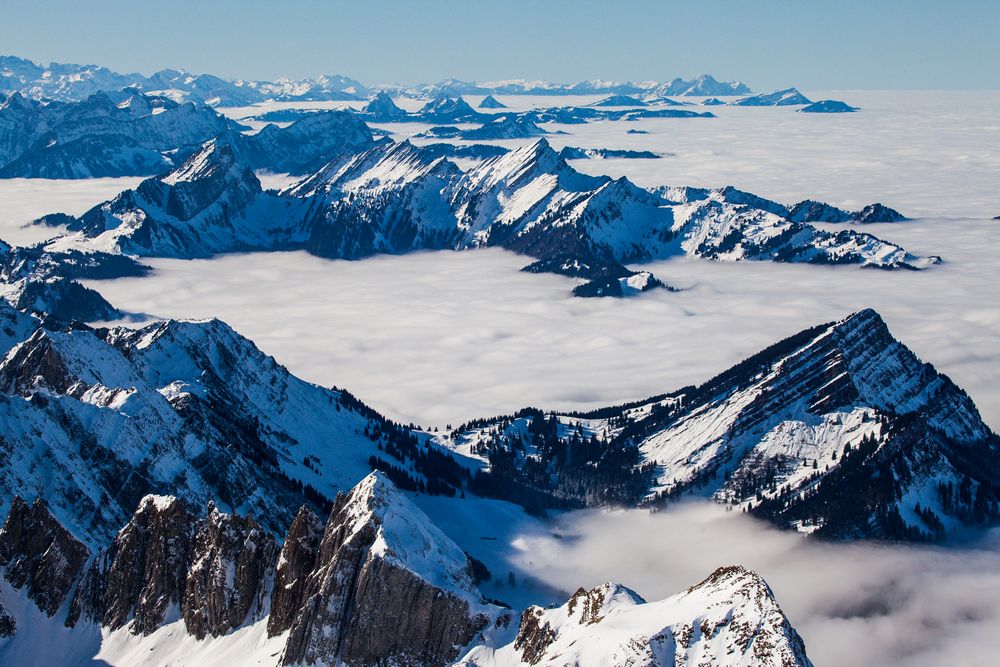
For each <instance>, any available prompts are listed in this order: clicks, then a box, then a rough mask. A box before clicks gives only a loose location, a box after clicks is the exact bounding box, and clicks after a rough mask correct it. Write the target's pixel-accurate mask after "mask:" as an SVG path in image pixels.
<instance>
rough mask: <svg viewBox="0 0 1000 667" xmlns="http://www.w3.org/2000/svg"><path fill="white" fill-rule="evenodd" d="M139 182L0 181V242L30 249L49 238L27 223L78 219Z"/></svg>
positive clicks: (131, 179) (45, 230)
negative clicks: (55, 217) (55, 216)
mask: <svg viewBox="0 0 1000 667" xmlns="http://www.w3.org/2000/svg"><path fill="white" fill-rule="evenodd" d="M141 181H142V179H141V178H135V177H128V178H88V179H80V180H51V179H47V178H3V179H0V239H2V240H4V241H6V242H7V243H10V244H13V245H30V244H32V243H37V242H38V241H44V240H45V239H47V238H49V237H51V236H53V235H54V234H55V233H56V232H54V231H53V230H52V229H50V228H47V227H33V226H28V224H27V223H29V222H31V221H32V220H34V219H36V218H40V217H41V216H43V215H45V214H47V213H69V214H70V215H80V214H81V213H83V212H85V211H86V210H87V209H89V208H90V207H91V206H93V205H94V204H97V203H100V202H102V201H104V200H105V199H110V198H111V197H114V196H115V195H116V194H118V193H119V192H121V191H122V190H127V189H128V188H134V187H135V186H136V185H138V184H139V183H140V182H141Z"/></svg>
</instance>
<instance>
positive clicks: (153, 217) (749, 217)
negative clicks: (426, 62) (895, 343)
mask: <svg viewBox="0 0 1000 667" xmlns="http://www.w3.org/2000/svg"><path fill="white" fill-rule="evenodd" d="M307 120H311V119H310V118H306V119H303V120H301V121H299V123H303V122H306V121H307ZM292 127H295V126H294V125H293V126H292ZM290 129H291V128H289V130H290ZM286 131H287V130H286ZM349 148H350V149H351V150H348V151H347V152H344V153H342V154H341V156H340V157H338V158H336V159H334V160H333V161H331V162H330V163H328V164H327V165H326V166H325V167H323V168H322V169H320V170H319V171H318V172H316V173H315V174H313V175H312V176H309V177H307V178H306V179H304V180H303V181H302V182H300V183H298V184H296V185H294V186H292V187H291V188H289V189H287V190H286V191H284V192H282V193H272V192H262V191H261V188H260V184H259V182H258V181H257V179H256V177H255V176H254V174H253V171H252V170H251V168H250V166H249V165H247V164H246V163H245V162H243V161H242V160H241V159H240V153H241V152H242V148H241V145H240V144H239V143H237V142H228V141H224V140H223V139H221V138H220V139H218V140H214V141H212V142H209V143H208V144H206V146H205V147H204V148H203V149H202V150H201V151H200V152H199V153H198V154H196V155H194V156H192V157H191V158H190V159H189V160H188V161H187V162H186V163H185V164H184V165H182V166H181V167H180V168H178V169H177V170H175V171H173V172H171V173H170V174H168V175H166V176H163V177H159V178H153V179H149V180H147V181H145V182H143V183H142V184H141V185H140V186H139V187H138V188H137V189H136V190H129V191H126V192H124V193H122V194H120V195H119V196H118V197H116V198H115V199H113V200H111V201H109V202H105V203H104V204H100V205H98V206H96V207H94V208H93V209H91V210H90V211H88V212H87V213H85V214H84V215H83V216H81V217H80V218H77V219H69V218H67V217H65V216H60V217H58V222H60V223H66V224H68V227H69V228H70V230H71V231H72V233H71V234H70V235H68V236H64V237H62V238H59V239H56V240H54V241H52V242H51V243H49V244H48V245H47V246H46V248H47V249H48V250H50V251H65V250H69V249H85V250H102V251H106V252H123V253H128V254H135V255H140V256H167V257H200V256H206V255H210V254H214V253H219V252H232V251H240V250H249V249H256V250H267V249H289V248H305V249H307V250H309V251H310V252H313V253H315V254H318V255H322V256H326V257H340V258H359V257H364V256H368V255H372V254H376V253H401V252H408V251H411V250H417V249H445V248H451V249H463V248H474V247H483V246H488V247H503V248H506V249H508V250H512V251H514V252H518V253H522V254H525V255H529V256H531V257H534V258H536V259H543V260H548V259H555V258H560V259H562V258H564V257H567V256H569V257H572V258H574V259H576V260H578V261H580V262H583V263H584V264H586V265H588V266H594V267H597V266H599V265H600V266H603V267H607V266H609V265H616V264H625V263H634V262H643V261H649V260H654V259H662V258H666V257H670V256H672V255H677V254H691V255H697V256H700V257H705V258H708V259H716V260H724V261H744V260H758V261H759V260H767V261H781V262H809V263H832V264H858V265H864V266H876V267H880V268H897V267H909V268H921V267H924V266H927V265H928V264H930V263H933V262H934V261H935V259H934V258H921V257H914V256H912V255H910V254H909V253H907V252H906V251H905V250H903V249H902V248H900V247H898V246H895V245H892V244H890V243H887V242H885V241H882V240H880V239H878V238H876V237H874V236H871V235H869V234H864V233H859V232H856V231H853V230H841V231H836V232H833V231H825V230H820V229H818V228H815V227H813V226H810V225H808V224H805V223H803V222H797V221H793V220H790V219H788V216H789V215H790V213H789V211H788V209H787V208H786V207H784V206H782V205H780V204H777V203H775V202H770V201H768V200H765V199H762V198H760V197H755V196H754V195H751V194H749V193H745V192H742V191H739V190H736V189H735V188H723V189H720V190H714V191H706V190H696V189H692V188H661V189H659V190H656V191H649V190H645V189H643V188H640V187H638V186H636V185H634V184H633V183H632V182H630V181H629V180H628V179H626V178H620V179H617V180H612V179H610V178H608V177H599V176H589V175H585V174H581V173H580V172H577V171H576V170H574V169H573V168H572V167H570V166H569V165H568V164H567V162H566V160H565V159H563V158H562V157H560V155H559V154H558V153H556V152H555V151H554V150H553V149H552V147H551V146H550V145H549V144H548V142H547V141H546V140H545V139H539V140H538V141H537V142H535V143H533V144H530V145H527V146H523V147H521V148H518V149H516V150H512V151H510V152H507V153H504V154H502V155H498V156H496V157H492V158H490V159H487V160H485V161H483V162H481V163H479V164H477V165H476V166H473V167H472V168H470V169H469V170H468V171H464V172H463V171H462V170H461V169H459V168H458V167H457V166H456V165H455V164H454V163H452V162H450V161H448V160H447V159H445V158H442V157H441V154H440V153H439V152H436V151H424V150H423V149H421V148H420V147H417V146H413V145H412V144H409V143H407V142H403V143H394V142H392V141H390V140H388V139H384V140H381V141H380V142H378V143H376V144H374V145H373V146H372V148H370V149H369V150H367V151H364V152H361V153H356V152H352V151H353V150H356V146H350V147H349ZM599 273H600V274H601V277H603V274H604V273H605V271H603V270H602V271H600V272H599ZM587 277H589V278H593V277H597V274H595V275H591V276H587Z"/></svg>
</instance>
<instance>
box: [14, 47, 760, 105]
mask: <svg viewBox="0 0 1000 667" xmlns="http://www.w3.org/2000/svg"><path fill="white" fill-rule="evenodd" d="M124 88H137V89H140V90H142V91H144V92H147V93H152V94H156V95H161V96H164V97H169V98H171V99H173V100H174V101H177V102H183V101H196V102H201V103H204V104H208V105H210V106H244V105H248V104H254V103H256V102H261V101H263V100H268V99H274V100H287V101H293V100H298V101H329V100H363V99H366V98H368V97H370V96H371V95H372V94H373V93H374V92H377V91H386V92H389V93H392V94H395V95H405V96H408V97H425V98H435V97H441V96H446V97H459V96H462V95H595V94H620V95H645V94H653V95H659V96H662V95H684V96H686V95H715V96H721V95H745V94H748V93H749V92H750V89H749V88H748V87H747V86H746V85H745V84H743V83H740V82H738V81H732V82H720V81H716V80H715V79H714V78H713V77H711V76H709V75H707V74H702V75H700V76H698V77H696V78H695V79H692V80H690V81H687V80H684V79H680V78H677V79H674V80H672V81H669V82H666V83H661V82H657V81H646V82H642V83H632V82H624V83H622V82H616V81H600V80H595V81H580V82H577V83H573V84H561V83H551V82H548V81H522V80H509V81H492V82H481V83H476V82H467V81H459V80H457V79H447V80H445V81H440V82H438V83H434V84H417V85H399V84H392V85H380V86H371V87H369V86H365V85H364V84H362V83H360V82H358V81H357V80H355V79H351V78H349V77H345V76H340V75H324V76H320V77H317V78H315V79H301V80H290V79H278V80H277V81H252V80H236V81H228V80H225V79H222V78H220V77H217V76H212V75H210V74H192V73H190V72H184V71H182V70H172V69H166V70H161V71H159V72H156V73H155V74H153V75H151V76H144V75H142V74H136V73H129V74H121V73H118V72H114V71H112V70H109V69H107V68H106V67H100V66H98V65H74V64H60V63H52V64H50V65H48V66H47V67H45V66H42V65H38V64H36V63H33V62H31V61H30V60H25V59H24V58H18V57H16V56H0V94H6V93H10V92H14V91H17V92H20V93H21V94H23V95H24V96H26V97H29V98H32V99H53V100H63V101H75V100H81V99H83V98H85V97H88V96H90V95H93V94H94V93H97V92H101V91H105V92H108V91H118V90H122V89H124Z"/></svg>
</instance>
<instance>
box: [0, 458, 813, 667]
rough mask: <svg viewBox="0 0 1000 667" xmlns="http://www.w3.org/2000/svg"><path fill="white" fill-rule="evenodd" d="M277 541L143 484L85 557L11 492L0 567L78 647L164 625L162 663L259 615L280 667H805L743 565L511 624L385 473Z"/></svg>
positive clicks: (604, 590)
mask: <svg viewBox="0 0 1000 667" xmlns="http://www.w3.org/2000/svg"><path fill="white" fill-rule="evenodd" d="M282 544H283V546H282V547H281V549H280V551H279V549H278V546H277V541H276V540H275V538H274V537H273V536H272V535H271V534H270V533H268V532H267V531H266V530H264V529H263V528H262V527H261V526H260V525H259V524H258V523H257V522H256V521H255V520H254V519H253V518H251V517H250V516H240V515H236V514H227V513H224V512H221V511H220V510H219V509H218V508H217V507H216V506H214V505H213V504H211V503H209V505H208V507H207V510H206V512H205V513H203V514H201V515H200V516H199V515H198V514H196V513H195V512H194V511H192V508H190V507H189V506H188V505H187V504H186V503H185V502H184V501H182V500H180V499H178V498H176V497H173V496H156V495H148V496H145V497H143V498H142V499H140V501H139V503H138V507H137V509H136V510H135V512H134V513H133V514H132V516H131V517H130V518H129V520H128V522H127V523H126V524H125V526H124V527H123V528H122V529H121V530H120V531H118V533H117V534H116V535H115V536H114V537H113V538H112V539H111V540H110V541H109V542H108V543H107V544H106V546H104V547H102V548H101V550H100V551H98V552H96V553H95V554H94V555H93V556H92V557H91V556H90V554H89V553H88V551H87V549H86V547H84V545H83V544H82V543H80V542H78V541H76V540H75V539H74V538H73V536H72V535H71V534H70V533H69V531H67V530H66V529H65V528H63V527H62V526H61V525H60V524H59V522H58V521H57V520H56V519H55V518H54V517H53V516H52V514H51V513H49V512H48V509H47V507H46V506H45V504H44V503H43V502H41V501H36V502H35V504H34V505H33V506H30V507H29V505H28V504H27V503H25V502H23V501H21V500H20V499H19V498H18V499H17V500H16V502H15V503H14V505H13V506H12V507H11V512H10V515H9V516H8V518H7V520H6V522H5V524H4V526H3V528H2V529H0V558H2V559H3V560H2V561H0V567H2V568H3V573H4V576H5V577H6V579H7V581H8V582H9V584H10V586H11V590H13V591H14V595H24V596H25V597H26V598H27V600H28V601H29V603H33V604H34V605H36V606H37V607H38V608H39V609H40V610H41V611H42V612H43V613H45V614H46V615H47V616H48V618H49V619H51V621H44V622H51V624H52V628H51V629H52V630H59V631H61V632H67V630H64V629H60V628H59V627H58V626H60V625H63V626H65V627H66V628H69V629H70V630H69V632H74V631H75V632H76V633H77V634H76V635H70V636H75V637H76V638H77V639H79V640H81V641H85V637H87V636H88V635H86V634H85V633H86V632H87V631H88V629H93V630H97V629H99V630H100V634H101V635H102V637H103V639H102V638H97V639H96V640H95V641H94V643H93V646H94V649H93V650H94V651H95V652H96V651H97V650H98V647H99V646H100V644H101V643H102V641H109V640H110V641H114V637H115V636H123V635H124V636H125V637H127V641H129V642H130V643H134V644H137V645H138V642H141V641H142V638H143V637H147V636H149V635H152V634H153V633H155V632H157V631H158V630H160V629H161V628H163V627H164V626H171V629H170V631H169V633H167V634H166V635H164V634H163V633H161V636H160V638H159V639H158V640H157V641H156V642H155V643H153V644H150V648H149V651H150V653H148V658H149V659H150V660H152V661H154V662H155V661H157V660H158V659H160V658H159V656H158V653H157V652H158V651H161V650H163V651H165V652H169V650H170V648H169V646H170V644H171V643H172V642H171V640H170V637H172V636H173V635H174V634H175V633H181V634H182V636H181V637H179V638H177V640H180V641H190V642H191V645H190V646H189V647H188V649H187V652H188V653H187V654H188V655H190V656H191V657H192V658H193V659H196V660H197V656H198V655H199V652H200V651H203V650H204V651H211V650H212V645H213V642H215V641H217V639H218V638H220V637H223V636H224V635H227V634H229V633H231V632H232V631H234V630H236V629H239V628H246V627H248V626H255V625H261V626H266V630H267V636H268V638H273V639H275V640H276V641H275V643H274V644H273V646H275V647H276V648H277V650H276V651H275V652H274V653H272V654H271V657H272V658H277V659H278V661H279V662H280V663H281V664H285V665H322V664H332V663H333V662H334V661H336V662H337V663H338V664H344V665H348V666H351V667H367V666H372V667H374V666H376V665H386V664H393V665H402V666H412V667H417V666H420V667H444V666H445V665H452V664H457V665H476V664H484V662H485V663H488V664H495V665H548V664H553V665H554V664H563V663H564V662H565V660H566V659H567V658H569V656H576V657H574V658H573V660H574V662H575V663H578V664H581V665H588V664H594V665H627V664H635V662H634V661H635V660H636V659H639V658H641V659H643V660H644V664H650V665H664V666H666V665H672V666H674V667H676V666H677V665H683V666H687V665H690V666H692V667H693V666H694V665H701V664H707V663H711V664H713V665H721V666H726V665H734V666H743V665H782V666H789V665H794V666H807V665H809V664H810V663H809V659H808V658H807V657H806V654H805V647H804V645H803V643H802V640H801V639H800V638H799V636H798V634H797V633H796V632H795V630H794V628H793V627H792V626H791V625H790V624H789V622H788V620H787V619H786V618H785V616H784V614H783V613H782V611H781V608H780V607H779V606H778V603H777V602H776V601H775V599H774V596H773V594H772V592H771V590H770V588H768V586H767V584H766V583H764V581H763V580H761V579H760V577H758V576H757V575H756V574H754V573H753V572H750V571H748V570H745V569H743V568H741V567H727V568H720V569H719V570H717V571H716V572H715V573H713V574H712V575H711V576H710V577H708V578H707V579H706V580H705V581H703V582H701V583H700V584H698V585H696V586H693V587H691V588H689V589H688V590H687V591H684V592H682V593H680V594H678V595H675V596H673V597H671V598H667V599H665V600H662V601H659V602H651V603H647V602H645V601H644V600H643V599H642V598H641V597H639V595H638V594H636V593H634V592H632V591H630V590H628V589H627V588H625V587H623V586H620V585H616V584H605V585H603V586H599V587H598V588H595V589H593V590H586V589H582V588H581V589H580V590H578V591H577V592H576V593H575V594H574V595H573V596H572V597H571V598H570V599H569V601H568V602H567V603H566V604H565V605H563V606H562V607H559V608H550V609H542V608H541V607H536V606H532V607H529V608H528V609H526V610H525V611H524V612H523V613H522V614H521V616H520V622H519V623H518V621H517V618H516V615H515V612H513V611H512V610H509V609H506V608H502V607H499V606H497V605H495V604H492V603H490V602H488V601H486V600H484V599H483V597H482V595H481V593H480V592H479V590H478V589H477V588H476V586H475V584H474V582H473V571H474V567H473V563H472V562H471V561H470V559H469V557H468V556H467V555H466V554H465V553H464V552H463V551H462V550H461V549H460V548H459V547H458V546H457V545H456V544H455V543H454V542H453V541H452V540H451V539H450V538H448V537H447V536H446V535H445V534H444V533H443V532H441V530H440V529H439V528H437V526H435V525H434V523H433V522H432V521H431V520H430V519H429V518H428V517H427V515H425V514H424V513H423V512H422V511H421V510H420V509H419V508H417V506H416V505H414V504H413V502H412V501H411V500H410V499H409V498H408V497H407V496H406V495H405V494H403V493H402V492H400V490H399V489H397V488H396V487H395V486H394V485H393V483H392V482H391V481H390V480H389V479H388V478H387V477H386V476H385V475H384V474H382V473H378V472H376V473H372V474H370V475H368V476H366V477H365V478H364V479H362V480H361V481H360V482H359V483H358V484H357V485H356V486H355V487H354V488H353V489H351V491H350V492H349V493H346V494H340V495H338V496H337V498H336V500H335V501H334V503H333V506H332V509H331V511H330V513H329V518H328V519H327V520H326V522H325V524H324V523H323V522H322V521H321V520H320V519H319V518H318V517H317V516H316V515H315V514H313V513H312V512H311V511H310V510H309V509H308V508H305V507H304V508H302V509H300V510H299V512H298V514H297V515H296V517H295V519H294V521H293V522H292V524H291V527H290V528H289V529H288V531H287V533H285V536H284V539H283V540H282ZM6 594H7V593H6V590H5V591H0V608H3V607H2V603H3V602H4V599H3V598H4V596H5V595H6ZM10 601H12V600H7V602H10ZM16 614H17V615H18V616H19V618H15V617H14V616H12V615H10V614H7V613H6V612H4V616H3V617H2V619H0V622H2V624H3V625H2V626H0V627H2V629H3V632H4V636H5V637H6V638H7V639H11V638H12V639H11V641H12V642H13V643H12V644H9V645H0V654H2V652H3V650H4V649H6V648H10V647H13V648H17V650H18V651H19V653H18V655H19V657H20V659H21V660H24V661H26V662H29V663H30V662H32V659H33V655H34V651H35V650H37V647H34V646H30V645H25V644H21V645H19V644H18V639H19V637H18V636H17V633H18V628H19V626H18V621H23V620H25V619H24V618H23V617H22V616H23V615H24V610H23V609H20V608H19V609H18V611H17V612H16ZM35 622H36V623H38V622H39V621H38V620H37V619H36V620H35ZM389 628H391V632H390V631H387V629H389ZM184 635H188V636H190V639H188V638H187V637H185V636H184ZM161 644H162V645H163V646H161ZM164 647H166V648H164ZM58 650H59V649H58V648H56V652H55V653H53V652H52V651H47V652H46V653H45V654H46V655H49V656H51V657H54V658H57V659H58V657H59V655H58ZM63 650H65V651H67V653H69V654H72V655H79V653H80V652H79V650H77V649H75V648H74V647H71V646H66V647H63ZM88 655H89V654H88ZM231 655H234V654H231Z"/></svg>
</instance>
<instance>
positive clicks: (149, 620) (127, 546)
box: [102, 496, 194, 634]
mask: <svg viewBox="0 0 1000 667" xmlns="http://www.w3.org/2000/svg"><path fill="white" fill-rule="evenodd" d="M193 526H194V521H193V519H192V516H191V514H190V512H189V511H188V508H187V506H186V505H185V503H184V502H183V501H180V500H178V499H176V498H173V497H169V496H146V497H145V498H143V499H142V501H141V502H140V504H139V509H138V510H136V512H135V514H134V515H133V516H132V520H131V521H129V522H128V525H126V526H125V527H124V528H123V529H122V530H121V532H119V533H118V537H116V538H115V541H114V542H113V543H112V545H111V549H110V567H109V569H108V572H107V574H106V575H105V587H104V612H103V618H102V625H104V626H107V627H109V628H111V629H116V628H120V627H123V626H125V625H126V624H128V623H129V622H131V624H132V625H131V630H132V631H133V632H135V633H136V634H149V633H151V632H153V631H154V630H156V628H158V627H159V626H160V625H162V624H163V622H164V620H165V618H166V613H167V609H168V608H169V607H171V606H179V605H180V603H181V599H182V597H183V595H184V592H185V588H186V579H187V565H188V563H189V562H190V558H191V552H192V551H191V549H192V528H193Z"/></svg>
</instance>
